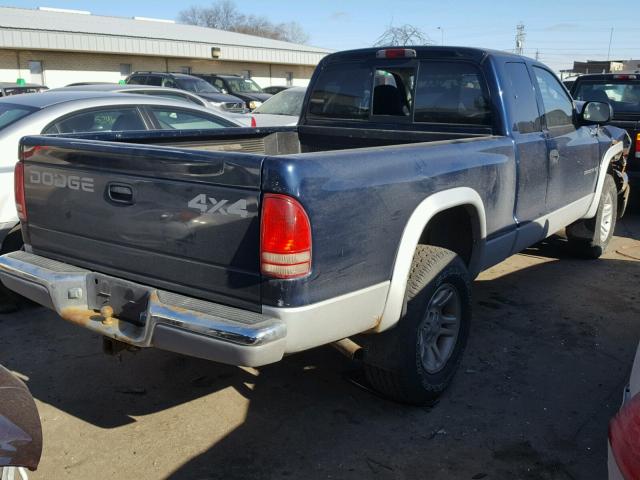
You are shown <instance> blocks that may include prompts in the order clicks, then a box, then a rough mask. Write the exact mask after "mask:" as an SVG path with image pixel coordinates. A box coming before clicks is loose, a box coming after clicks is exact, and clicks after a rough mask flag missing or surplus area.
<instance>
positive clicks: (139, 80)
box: [127, 75, 146, 85]
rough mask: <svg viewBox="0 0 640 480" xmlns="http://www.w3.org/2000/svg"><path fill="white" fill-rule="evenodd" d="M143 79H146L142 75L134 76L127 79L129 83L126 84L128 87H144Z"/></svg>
mask: <svg viewBox="0 0 640 480" xmlns="http://www.w3.org/2000/svg"><path fill="white" fill-rule="evenodd" d="M145 78H146V77H145V76H144V75H134V76H132V77H129V81H128V82H127V83H128V84H129V85H144V81H145Z"/></svg>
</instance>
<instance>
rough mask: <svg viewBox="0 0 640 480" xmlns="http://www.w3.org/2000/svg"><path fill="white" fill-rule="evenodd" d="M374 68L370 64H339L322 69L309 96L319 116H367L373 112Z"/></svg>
mask: <svg viewBox="0 0 640 480" xmlns="http://www.w3.org/2000/svg"><path fill="white" fill-rule="evenodd" d="M372 88H373V70H372V69H371V67H370V66H368V65H356V64H335V65H330V66H328V67H327V68H326V69H325V70H323V71H322V73H321V74H320V77H319V78H318V81H317V82H316V85H315V88H314V90H313V92H312V93H311V97H310V98H309V107H308V113H309V114H311V115H315V116H318V117H327V118H345V119H352V120H365V119H367V118H369V114H370V113H371V89H372Z"/></svg>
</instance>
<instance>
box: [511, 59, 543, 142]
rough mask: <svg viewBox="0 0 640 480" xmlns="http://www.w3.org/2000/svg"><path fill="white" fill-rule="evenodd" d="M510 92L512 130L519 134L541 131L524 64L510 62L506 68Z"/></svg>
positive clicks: (533, 96)
mask: <svg viewBox="0 0 640 480" xmlns="http://www.w3.org/2000/svg"><path fill="white" fill-rule="evenodd" d="M505 68H506V71H507V78H508V80H509V87H510V91H511V105H513V109H512V110H513V111H512V112H511V117H512V118H513V122H514V125H513V129H514V130H517V131H518V132H520V133H532V132H539V131H540V130H542V125H541V122H540V112H539V111H538V103H537V102H536V91H535V89H534V87H533V83H531V77H530V76H529V72H528V71H527V66H526V65H525V64H524V63H519V62H518V63H516V62H510V63H507V64H506V66H505Z"/></svg>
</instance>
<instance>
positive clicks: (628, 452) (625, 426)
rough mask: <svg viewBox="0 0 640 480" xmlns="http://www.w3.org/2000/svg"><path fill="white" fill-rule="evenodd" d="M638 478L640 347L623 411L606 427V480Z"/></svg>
mask: <svg viewBox="0 0 640 480" xmlns="http://www.w3.org/2000/svg"><path fill="white" fill-rule="evenodd" d="M637 478H640V346H639V347H638V350H637V352H636V358H635V361H634V362H633V368H632V369H631V375H630V377H629V384H628V385H627V387H626V388H625V389H624V393H623V399H622V407H621V408H620V411H619V412H618V413H617V414H616V416H615V417H614V418H613V419H612V420H611V423H610V424H609V480H634V479H637Z"/></svg>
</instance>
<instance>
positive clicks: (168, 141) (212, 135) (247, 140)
mask: <svg viewBox="0 0 640 480" xmlns="http://www.w3.org/2000/svg"><path fill="white" fill-rule="evenodd" d="M490 135H491V133H490V132H482V131H477V132H471V131H464V132H461V131H455V130H453V131H424V130H393V129H389V130H384V129H379V128H376V129H363V128H342V127H340V128H337V127H320V126H298V127H272V128H258V129H253V128H251V129H250V128H228V129H224V130H223V131H213V132H212V131H211V130H208V131H207V130H199V131H191V132H189V131H184V130H181V131H162V132H157V131H156V132H153V131H149V132H105V133H94V134H79V135H65V136H64V137H65V138H77V139H85V140H99V141H106V142H109V141H110V142H125V143H134V144H146V145H162V146H169V147H176V148H186V149H194V150H204V151H208V152H242V153H255V154H264V155H287V154H294V153H306V152H322V151H333V150H349V149H354V148H369V147H381V146H386V145H402V144H408V143H422V142H437V141H446V140H461V139H465V138H478V137H486V136H490Z"/></svg>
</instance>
